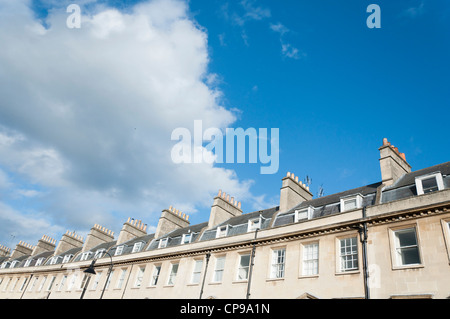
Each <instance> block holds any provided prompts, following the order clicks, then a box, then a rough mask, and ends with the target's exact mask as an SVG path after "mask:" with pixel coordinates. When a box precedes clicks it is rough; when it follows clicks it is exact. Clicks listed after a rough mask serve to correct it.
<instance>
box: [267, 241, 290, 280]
mask: <svg viewBox="0 0 450 319" xmlns="http://www.w3.org/2000/svg"><path fill="white" fill-rule="evenodd" d="M270 257H271V263H270V278H271V279H283V278H284V276H285V275H286V247H279V248H274V249H272V253H271V256H270Z"/></svg>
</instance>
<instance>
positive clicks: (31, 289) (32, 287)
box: [28, 276, 39, 292]
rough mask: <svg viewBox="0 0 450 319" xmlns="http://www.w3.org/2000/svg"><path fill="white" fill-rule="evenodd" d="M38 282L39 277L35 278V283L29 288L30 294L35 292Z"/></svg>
mask: <svg viewBox="0 0 450 319" xmlns="http://www.w3.org/2000/svg"><path fill="white" fill-rule="evenodd" d="M38 280H39V276H37V277H34V280H33V283H32V284H31V285H30V287H29V288H28V292H31V291H33V290H34V287H36V284H37V282H38Z"/></svg>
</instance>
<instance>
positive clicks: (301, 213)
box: [295, 206, 314, 223]
mask: <svg viewBox="0 0 450 319" xmlns="http://www.w3.org/2000/svg"><path fill="white" fill-rule="evenodd" d="M313 213H314V208H313V207H312V206H309V207H307V208H303V209H299V210H296V211H295V222H296V223H297V222H299V221H303V220H308V219H311V218H312V215H313Z"/></svg>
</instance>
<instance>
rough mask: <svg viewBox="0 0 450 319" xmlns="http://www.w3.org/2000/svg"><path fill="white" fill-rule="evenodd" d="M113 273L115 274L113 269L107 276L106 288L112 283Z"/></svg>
mask: <svg viewBox="0 0 450 319" xmlns="http://www.w3.org/2000/svg"><path fill="white" fill-rule="evenodd" d="M113 274H114V270H111V272H110V273H109V276H106V277H107V280H106V285H105V290H106V289H108V288H109V285H110V284H111V280H112V277H113Z"/></svg>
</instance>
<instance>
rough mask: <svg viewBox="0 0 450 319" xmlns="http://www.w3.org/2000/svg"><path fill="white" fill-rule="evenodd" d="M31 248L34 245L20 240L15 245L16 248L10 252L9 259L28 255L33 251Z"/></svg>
mask: <svg viewBox="0 0 450 319" xmlns="http://www.w3.org/2000/svg"><path fill="white" fill-rule="evenodd" d="M33 248H34V247H33V246H32V245H30V244H27V243H25V242H23V241H20V242H19V243H18V244H17V245H16V248H15V249H14V250H13V252H12V253H11V257H10V259H16V258H18V257H22V256H29V255H31V253H32V252H33Z"/></svg>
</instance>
